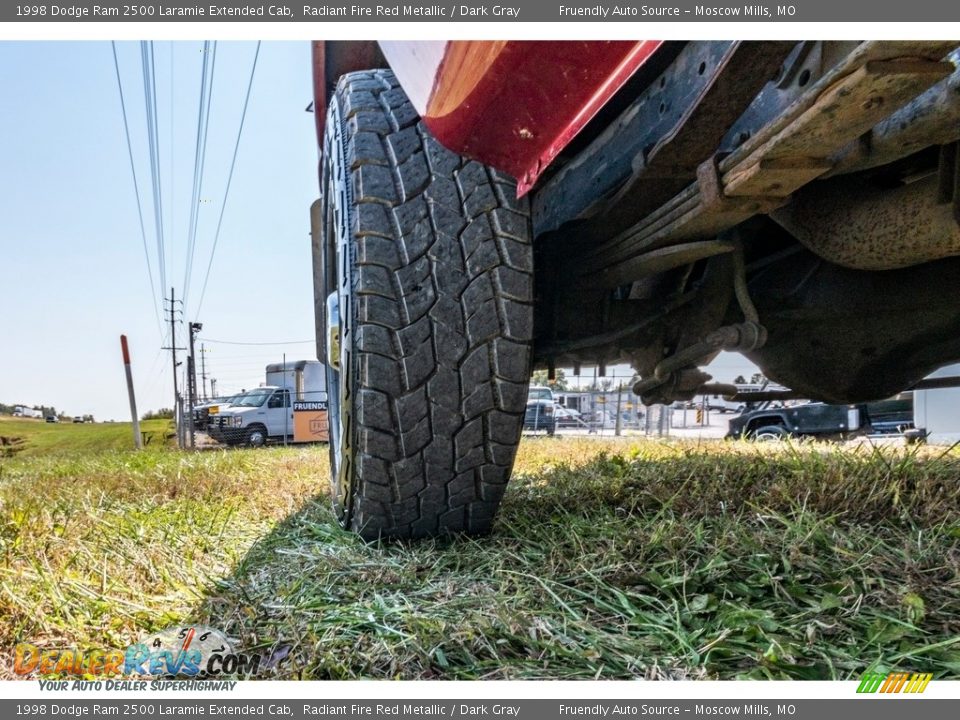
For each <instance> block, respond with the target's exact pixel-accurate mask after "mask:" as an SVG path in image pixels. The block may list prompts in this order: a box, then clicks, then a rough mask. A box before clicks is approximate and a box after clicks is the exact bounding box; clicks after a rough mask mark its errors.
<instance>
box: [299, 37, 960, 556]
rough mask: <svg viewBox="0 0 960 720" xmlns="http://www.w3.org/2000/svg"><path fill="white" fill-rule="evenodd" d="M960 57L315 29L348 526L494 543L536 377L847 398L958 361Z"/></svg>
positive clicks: (689, 391) (845, 47)
mask: <svg viewBox="0 0 960 720" xmlns="http://www.w3.org/2000/svg"><path fill="white" fill-rule="evenodd" d="M958 46H960V41H902V42H888V41H876V42H832V41H824V42H736V41H717V42H687V43H682V42H656V41H636V42H515V41H494V42H473V41H462V42H389V43H380V44H377V43H372V42H326V43H324V42H318V43H314V45H313V63H314V78H315V87H314V94H315V97H314V107H315V110H316V119H317V131H318V138H319V143H320V151H321V162H320V199H319V200H318V201H317V202H316V203H315V204H314V206H313V208H312V227H313V255H314V277H315V298H314V299H315V310H316V318H317V339H318V354H319V357H320V358H322V359H325V361H326V362H327V364H328V368H329V369H328V387H329V390H330V429H331V459H332V472H333V495H334V499H335V507H336V511H337V514H338V517H339V519H340V522H341V523H342V524H343V525H344V527H347V528H351V529H353V530H355V531H357V532H359V533H360V534H361V535H363V536H364V537H365V538H370V539H374V538H388V537H398V538H408V537H422V536H429V535H436V534H444V533H459V532H468V533H484V532H487V531H488V530H489V529H490V527H491V524H492V521H493V518H494V514H495V512H496V510H497V506H498V504H499V502H500V499H501V497H502V495H503V492H504V488H505V486H506V483H507V480H508V479H509V476H510V471H511V467H512V464H513V460H514V454H515V450H516V446H517V443H518V440H519V437H520V432H521V429H522V426H523V422H524V411H525V406H526V400H527V383H528V378H529V374H530V371H531V369H532V368H546V369H548V370H552V369H553V368H555V367H557V366H561V365H562V366H565V367H569V366H572V367H573V368H574V371H575V372H577V371H578V368H579V367H580V366H581V364H596V365H599V366H600V370H601V373H602V372H603V368H604V367H605V366H606V365H607V364H608V363H614V362H628V363H630V364H631V365H632V366H633V367H634V368H635V369H636V371H637V373H638V375H639V376H640V378H641V379H640V380H639V382H637V383H636V385H635V387H634V391H635V392H636V393H637V394H638V395H640V397H641V399H642V400H643V401H644V402H646V403H668V402H673V401H675V400H685V399H690V398H692V397H693V396H694V395H697V394H699V393H700V392H702V391H703V390H704V388H706V387H707V383H708V381H709V380H710V377H709V375H707V374H706V373H705V372H704V371H703V370H701V369H700V367H701V366H704V365H706V364H707V363H709V361H710V360H711V359H712V358H713V357H714V356H716V354H717V353H719V352H720V351H722V350H728V351H736V352H741V353H744V354H745V355H746V356H747V357H749V358H750V359H751V360H752V361H753V362H755V363H756V364H757V365H759V366H760V367H761V368H762V370H763V371H764V374H765V375H766V376H767V377H769V378H771V379H772V380H774V381H776V382H777V383H779V384H781V385H783V386H784V387H787V388H789V389H790V390H791V391H793V392H795V393H800V394H803V395H804V396H806V397H810V398H815V399H820V400H824V401H827V402H833V403H848V402H862V401H866V400H874V399H877V398H883V397H889V396H890V395H893V394H894V393H896V392H898V391H900V390H902V389H904V388H906V387H909V386H912V385H913V384H915V383H916V382H917V381H918V380H920V379H921V378H923V377H924V376H925V375H927V374H928V373H929V372H930V371H931V370H933V369H935V368H937V367H939V366H941V365H944V364H946V363H948V362H951V361H956V360H958V359H960V293H957V292H956V283H957V279H958V278H960V258H958V257H957V256H958V255H960V225H958V220H960V152H958V139H960V73H958V71H957V60H958V57H960V55H958V50H957V48H958Z"/></svg>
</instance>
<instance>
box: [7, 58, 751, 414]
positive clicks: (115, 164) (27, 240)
mask: <svg viewBox="0 0 960 720" xmlns="http://www.w3.org/2000/svg"><path fill="white" fill-rule="evenodd" d="M202 47H203V45H202V43H200V42H176V43H170V42H159V41H158V42H155V43H154V56H155V63H156V74H157V105H158V123H159V132H158V135H159V143H160V161H161V167H160V172H161V178H162V185H163V196H164V203H163V209H164V224H165V226H166V233H165V235H166V242H165V253H164V254H165V256H166V259H165V264H166V274H167V280H168V283H167V284H168V285H169V284H171V283H172V284H174V285H175V287H176V289H177V296H178V297H181V296H182V294H183V284H184V275H185V263H186V257H187V240H186V237H187V232H188V225H189V223H188V212H189V206H190V197H191V187H192V181H193V165H194V150H195V145H196V128H197V111H198V105H199V95H200V73H201V66H202V53H201V49H202ZM117 50H118V56H119V63H120V69H121V78H122V81H123V86H124V93H125V98H126V102H127V109H128V116H129V121H130V129H131V136H132V141H133V152H134V157H135V162H136V168H137V177H138V181H139V184H140V193H141V198H142V201H143V209H144V220H145V222H146V227H147V248H148V250H149V253H150V258H151V259H150V261H151V263H152V267H153V273H154V283H155V285H156V294H157V295H159V294H160V293H161V288H160V282H159V272H158V269H159V268H158V257H157V256H158V249H157V247H156V236H155V233H154V224H153V205H152V192H151V186H150V182H149V178H150V173H149V154H148V145H147V131H146V112H145V107H144V91H143V80H142V73H141V62H140V47H139V43H135V42H122V43H118V44H117ZM254 50H255V43H252V42H220V43H218V47H217V60H216V69H215V76H214V84H213V99H212V103H211V114H210V126H209V133H208V141H207V155H206V162H205V173H204V179H203V192H202V196H201V205H200V209H199V221H198V227H199V230H198V234H197V248H196V251H195V255H194V269H193V273H192V280H191V290H190V293H189V296H188V306H187V314H188V319H189V320H199V321H201V322H203V324H204V330H203V332H202V333H201V336H200V338H201V340H204V339H205V340H206V341H205V347H206V351H207V352H206V353H205V355H204V357H205V360H206V366H207V373H208V375H209V376H210V377H213V378H216V380H217V389H218V392H221V393H222V392H226V391H235V390H239V389H240V388H249V387H251V386H255V385H257V384H259V383H260V382H262V380H263V371H264V366H265V365H266V364H267V363H270V362H278V361H280V360H281V359H282V357H283V354H284V353H286V356H287V359H300V358H308V357H312V356H313V353H314V345H313V343H312V342H298V343H295V344H280V345H233V344H223V343H219V342H214V341H216V340H226V341H231V342H257V343H264V342H274V341H288V340H290V341H309V340H310V339H311V338H312V337H313V309H312V307H313V306H312V297H313V288H312V280H311V258H310V242H309V235H308V233H309V207H310V203H311V202H312V201H313V200H314V199H315V198H316V196H317V179H316V167H317V151H316V139H315V135H314V125H313V115H312V114H310V113H307V112H305V108H306V107H307V105H308V103H309V102H310V100H311V96H312V90H311V77H310V47H309V43H307V42H269V43H264V44H263V46H262V48H261V51H260V57H259V61H258V65H257V71H256V75H255V78H254V84H253V90H252V94H251V100H250V106H249V110H248V115H247V119H246V124H245V127H244V131H243V137H242V139H241V144H240V150H239V155H238V160H237V165H236V170H235V174H234V178H233V183H232V187H231V189H230V195H229V198H228V200H227V205H226V212H225V215H224V224H223V228H222V231H221V236H220V241H219V245H218V249H217V252H216V255H215V257H214V259H213V264H212V266H211V273H210V280H209V285H208V287H207V291H206V296H205V298H204V301H203V306H202V308H200V310H201V312H200V313H199V315H198V314H197V312H196V311H197V305H198V303H199V299H200V290H201V285H202V282H203V276H204V273H205V271H206V267H207V263H208V261H209V258H210V251H211V245H212V241H213V236H214V231H215V229H216V222H217V218H218V215H219V213H220V209H221V206H222V205H223V198H224V190H225V186H226V181H227V174H228V170H229V166H230V158H231V154H232V152H233V147H234V141H235V138H236V133H237V129H238V126H239V122H240V114H241V110H242V107H243V98H244V93H245V91H246V86H247V81H248V78H249V73H250V67H251V63H252V60H253V54H254ZM171 61H172V69H171ZM0 97H2V98H3V109H4V111H3V112H0V317H2V323H3V331H2V335H0V337H2V339H0V343H2V346H0V401H2V402H5V403H8V404H13V403H25V404H28V405H34V404H45V405H54V406H56V407H57V408H58V409H59V410H62V411H65V412H66V413H68V414H70V415H77V414H86V413H93V414H94V415H95V416H96V417H97V418H98V419H101V420H107V419H118V420H119V419H126V418H127V416H128V409H127V407H128V406H127V397H126V387H125V383H124V379H123V367H122V363H121V359H120V347H119V337H120V334H121V333H126V334H127V335H128V337H129V340H130V345H131V351H132V354H133V370H134V379H135V385H136V388H137V402H138V407H139V409H140V411H141V413H142V412H144V411H146V410H148V409H154V408H158V407H169V406H171V405H172V395H173V386H172V372H171V369H170V358H169V353H167V352H162V351H161V350H160V347H161V346H162V345H164V344H168V343H167V341H168V338H167V337H166V336H165V332H166V330H165V326H164V328H162V329H161V328H159V327H158V323H157V319H156V315H155V312H156V311H155V298H154V297H153V295H152V294H151V292H150V283H149V276H148V274H147V266H146V261H145V258H144V251H143V241H142V239H141V235H140V226H139V221H138V218H137V206H136V199H135V195H134V190H133V182H132V179H131V174H130V168H129V160H128V155H127V148H126V141H125V137H124V131H123V121H122V115H121V109H120V99H119V95H118V92H117V85H116V77H115V72H114V65H113V55H112V52H111V47H110V43H108V42H28V43H17V42H0ZM167 292H168V291H167ZM156 300H157V307H159V309H160V310H161V311H162V309H163V306H162V305H161V304H159V299H158V298H157V299H156ZM185 342H186V334H185V333H184V332H182V331H181V332H180V334H179V337H178V344H180V345H183V344H184V343H185ZM610 370H611V372H616V373H617V374H618V375H621V374H629V369H628V368H626V367H625V366H618V367H617V368H613V367H611V369H610ZM751 371H752V367H751V366H750V365H749V364H748V363H746V361H744V360H743V359H742V358H740V357H739V356H735V355H730V354H727V353H725V354H723V355H722V356H721V358H719V359H718V362H717V364H716V367H715V372H714V374H715V376H716V377H717V379H718V380H724V381H729V380H732V379H733V377H735V376H736V375H737V374H739V373H741V372H743V373H744V374H747V375H749V373H750V372H751ZM587 376H592V372H590V371H589V370H585V373H584V377H585V378H586V377H587Z"/></svg>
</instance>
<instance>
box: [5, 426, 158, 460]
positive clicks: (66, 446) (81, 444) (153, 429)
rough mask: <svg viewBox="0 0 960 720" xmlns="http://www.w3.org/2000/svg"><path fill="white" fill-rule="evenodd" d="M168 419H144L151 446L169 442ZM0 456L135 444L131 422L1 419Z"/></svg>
mask: <svg viewBox="0 0 960 720" xmlns="http://www.w3.org/2000/svg"><path fill="white" fill-rule="evenodd" d="M169 429H170V421H169V420H144V421H141V423H140V432H141V433H143V435H144V436H145V437H146V438H148V439H149V444H151V445H163V444H165V443H166V435H167V434H168V432H169ZM0 438H6V439H7V440H8V441H10V440H14V441H15V442H14V443H12V444H11V443H9V442H3V441H0V457H2V456H3V454H4V452H3V451H4V449H7V451H8V453H9V452H10V451H11V450H12V451H13V454H17V455H21V454H22V455H25V456H31V455H50V454H60V455H71V454H76V453H89V452H97V451H111V450H127V449H130V448H131V447H132V445H133V427H132V424H131V423H128V422H127V423H77V424H74V423H72V422H69V421H67V422H60V423H48V422H44V421H43V420H25V419H20V418H10V417H7V416H0Z"/></svg>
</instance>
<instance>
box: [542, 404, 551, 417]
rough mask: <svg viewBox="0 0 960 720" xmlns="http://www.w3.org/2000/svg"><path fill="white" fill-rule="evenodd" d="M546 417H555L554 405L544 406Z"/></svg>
mask: <svg viewBox="0 0 960 720" xmlns="http://www.w3.org/2000/svg"><path fill="white" fill-rule="evenodd" d="M543 414H544V415H553V405H544V406H543Z"/></svg>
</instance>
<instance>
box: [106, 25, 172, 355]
mask: <svg viewBox="0 0 960 720" xmlns="http://www.w3.org/2000/svg"><path fill="white" fill-rule="evenodd" d="M110 47H111V49H112V50H113V69H114V72H115V73H116V75H117V90H118V91H119V93H120V110H121V112H122V113H123V132H124V135H125V136H126V138H127V156H128V157H129V159H130V174H131V175H132V176H133V192H134V194H135V195H136V197H137V217H138V218H139V219H140V237H141V239H142V240H143V256H144V259H145V260H146V261H147V276H148V277H149V278H150V298H151V299H152V300H153V314H154V316H155V317H156V320H157V330H159V331H160V334H161V336H162V335H163V330H162V329H161V325H160V309H159V307H158V305H157V288H156V286H155V285H154V282H153V267H152V266H151V263H150V251H149V250H148V249H147V229H146V227H145V226H144V223H143V202H142V200H141V199H140V184H139V183H138V182H137V168H136V164H135V163H134V162H133V145H132V143H131V142H130V124H129V122H128V121H127V102H126V100H125V99H124V96H123V83H122V82H121V81H120V61H119V60H118V59H117V43H116V42H115V41H113V40H111V41H110Z"/></svg>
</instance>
